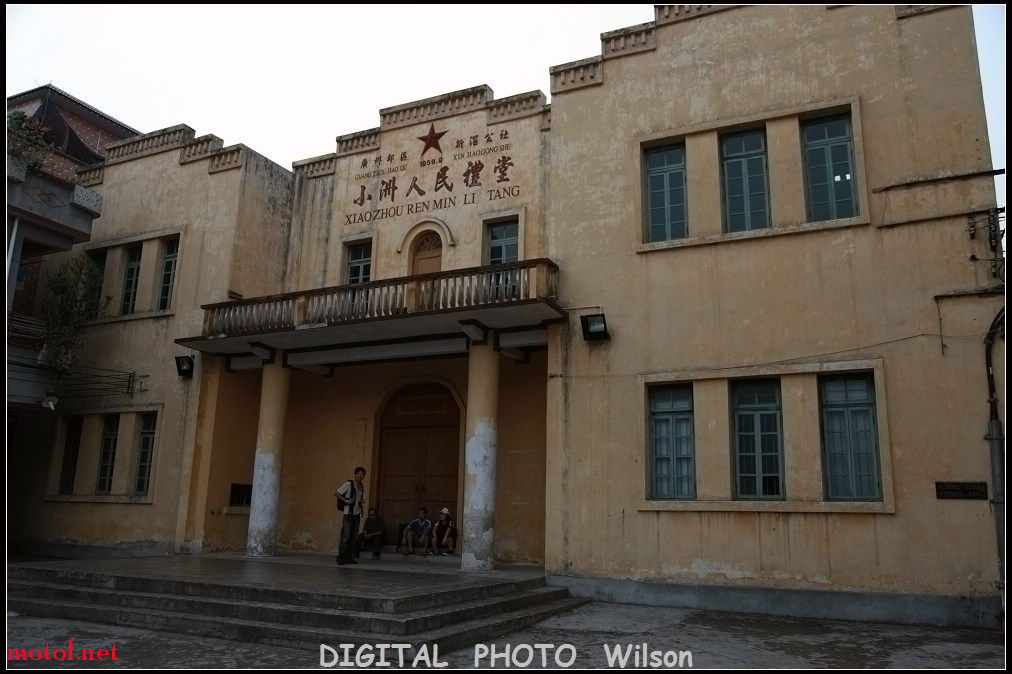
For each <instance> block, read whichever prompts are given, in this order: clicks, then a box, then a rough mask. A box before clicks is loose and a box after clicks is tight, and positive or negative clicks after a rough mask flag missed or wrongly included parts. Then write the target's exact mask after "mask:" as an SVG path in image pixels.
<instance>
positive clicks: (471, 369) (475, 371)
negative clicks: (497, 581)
mask: <svg viewBox="0 0 1012 674" xmlns="http://www.w3.org/2000/svg"><path fill="white" fill-rule="evenodd" d="M498 407H499V354H498V353H497V352H496V351H495V349H493V348H492V334H491V332H490V333H489V335H488V340H487V341H486V343H485V344H484V345H477V344H472V345H471V351H470V354H469V356H468V361H467V420H466V422H465V432H466V438H467V439H466V444H465V445H464V517H463V528H464V532H463V533H464V536H463V540H462V542H461V546H460V568H461V569H464V570H465V571H485V570H490V569H492V568H493V563H494V560H493V553H494V543H495V530H494V522H495V479H496V476H495V466H496V444H497V437H498V428H497V427H498V418H497V417H498Z"/></svg>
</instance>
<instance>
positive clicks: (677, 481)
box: [649, 384, 696, 499]
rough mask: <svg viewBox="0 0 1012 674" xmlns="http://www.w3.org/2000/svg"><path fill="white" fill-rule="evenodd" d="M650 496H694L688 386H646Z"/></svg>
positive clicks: (690, 392)
mask: <svg viewBox="0 0 1012 674" xmlns="http://www.w3.org/2000/svg"><path fill="white" fill-rule="evenodd" d="M649 398H650V460H649V466H650V471H651V474H650V498H652V499H664V498H685V499H691V498H695V496H696V475H695V472H696V471H695V442H694V435H693V428H692V385H691V384H685V385H682V386H655V387H652V388H651V389H650V395H649Z"/></svg>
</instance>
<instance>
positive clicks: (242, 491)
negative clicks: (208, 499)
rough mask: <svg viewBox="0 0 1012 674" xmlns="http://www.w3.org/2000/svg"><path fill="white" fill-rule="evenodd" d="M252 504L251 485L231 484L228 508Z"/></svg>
mask: <svg viewBox="0 0 1012 674" xmlns="http://www.w3.org/2000/svg"><path fill="white" fill-rule="evenodd" d="M252 502H253V485H251V484H237V483H235V482H233V483H232V486H231V488H230V489H229V493H228V504H229V505H230V506H239V507H243V506H249V504H250V503H252Z"/></svg>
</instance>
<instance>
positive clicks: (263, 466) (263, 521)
mask: <svg viewBox="0 0 1012 674" xmlns="http://www.w3.org/2000/svg"><path fill="white" fill-rule="evenodd" d="M289 375H290V372H289V370H288V369H287V368H284V367H282V366H281V354H280V353H278V354H276V355H275V362H273V363H267V364H265V365H264V369H263V379H262V380H261V382H260V420H259V422H258V423H257V449H256V458H255V459H254V461H253V496H252V499H251V501H250V507H249V533H248V536H247V539H246V554H247V555H249V556H251V557H272V556H273V555H274V545H275V543H276V542H277V536H278V503H279V500H280V498H279V497H280V491H281V447H282V443H283V442H284V439H285V412H286V411H287V409H288V382H289Z"/></svg>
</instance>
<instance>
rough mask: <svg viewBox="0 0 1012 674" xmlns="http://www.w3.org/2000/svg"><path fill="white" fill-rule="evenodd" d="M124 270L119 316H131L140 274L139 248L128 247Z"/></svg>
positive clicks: (138, 246)
mask: <svg viewBox="0 0 1012 674" xmlns="http://www.w3.org/2000/svg"><path fill="white" fill-rule="evenodd" d="M126 258H127V259H126V268H125V269H124V270H123V298H122V301H121V302H120V310H119V312H120V314H122V315H126V314H132V313H133V312H134V305H135V304H136V303H137V281H138V279H139V278H140V273H141V246H140V244H138V245H136V246H130V247H129V248H127V249H126Z"/></svg>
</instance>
